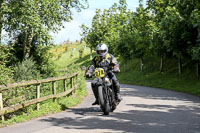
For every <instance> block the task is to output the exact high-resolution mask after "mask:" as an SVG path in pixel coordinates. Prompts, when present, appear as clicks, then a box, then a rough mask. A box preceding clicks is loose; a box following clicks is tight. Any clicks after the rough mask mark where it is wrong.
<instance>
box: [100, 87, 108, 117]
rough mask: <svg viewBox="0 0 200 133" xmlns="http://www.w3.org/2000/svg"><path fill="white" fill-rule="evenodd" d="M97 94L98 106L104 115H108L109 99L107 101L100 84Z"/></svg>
mask: <svg viewBox="0 0 200 133" xmlns="http://www.w3.org/2000/svg"><path fill="white" fill-rule="evenodd" d="M98 94H99V103H100V107H101V109H102V111H103V112H104V115H109V112H110V106H109V101H108V98H107V95H106V92H105V91H104V89H103V87H102V86H99V87H98Z"/></svg>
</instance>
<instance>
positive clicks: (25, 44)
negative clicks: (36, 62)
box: [23, 28, 28, 60]
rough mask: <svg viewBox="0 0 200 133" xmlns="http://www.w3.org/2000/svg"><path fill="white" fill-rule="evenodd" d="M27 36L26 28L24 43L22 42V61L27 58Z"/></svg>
mask: <svg viewBox="0 0 200 133" xmlns="http://www.w3.org/2000/svg"><path fill="white" fill-rule="evenodd" d="M27 36H28V28H26V30H25V32H24V42H23V60H24V59H26V57H27Z"/></svg>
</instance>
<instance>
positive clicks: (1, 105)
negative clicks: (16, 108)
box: [0, 93, 4, 122]
mask: <svg viewBox="0 0 200 133" xmlns="http://www.w3.org/2000/svg"><path fill="white" fill-rule="evenodd" d="M0 109H3V97H2V93H0ZM1 120H2V122H3V121H4V116H3V115H2V116H1Z"/></svg>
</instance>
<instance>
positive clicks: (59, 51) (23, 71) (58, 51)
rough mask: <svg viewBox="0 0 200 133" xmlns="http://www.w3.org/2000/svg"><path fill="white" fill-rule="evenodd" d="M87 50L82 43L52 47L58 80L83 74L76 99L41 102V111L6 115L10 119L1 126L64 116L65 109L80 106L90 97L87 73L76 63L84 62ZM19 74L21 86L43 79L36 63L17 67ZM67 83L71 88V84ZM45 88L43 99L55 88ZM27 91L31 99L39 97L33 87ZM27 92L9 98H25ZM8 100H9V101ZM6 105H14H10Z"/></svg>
mask: <svg viewBox="0 0 200 133" xmlns="http://www.w3.org/2000/svg"><path fill="white" fill-rule="evenodd" d="M66 47H68V50H66V49H65V48H66ZM74 48H75V49H74ZM84 48H85V44H80V43H79V42H76V43H71V42H66V43H65V44H64V45H56V46H54V47H53V46H52V48H51V49H50V50H49V54H51V58H50V59H49V60H50V61H51V62H52V64H51V65H52V66H53V68H54V69H53V70H54V77H58V76H63V75H67V74H70V73H73V72H77V71H78V72H79V73H80V74H79V76H78V81H77V82H76V83H79V87H78V89H77V91H76V92H75V94H74V95H72V96H66V97H61V98H58V99H57V102H53V99H50V100H46V101H44V102H41V105H40V110H39V111H37V110H36V105H31V106H29V107H26V108H24V109H20V110H18V111H16V112H14V113H9V114H7V115H5V119H6V120H5V121H3V122H2V121H0V122H1V124H0V126H1V127H2V126H6V125H11V124H14V123H19V122H24V121H27V120H30V119H34V118H37V117H39V116H45V115H49V114H52V113H57V112H61V111H63V110H65V109H68V108H70V107H73V106H75V105H77V104H78V103H80V102H81V101H82V99H83V98H84V97H85V96H86V95H87V91H86V84H85V78H84V71H82V70H81V69H80V67H79V64H78V65H74V62H77V60H79V59H82V58H83V55H84V54H86V53H87V52H88V51H87V50H85V52H84V53H82V52H81V51H82V50H84ZM85 49H86V48H85ZM88 53H89V52H88ZM58 57H59V58H58ZM29 70H30V71H29ZM16 72H18V74H15V75H16V76H17V75H18V76H17V77H18V78H17V80H16V82H17V81H18V82H21V81H22V80H24V81H28V80H30V79H41V77H40V78H38V77H39V76H40V75H39V73H38V72H37V69H36V67H35V66H34V61H33V60H32V59H30V60H25V61H23V62H22V63H21V64H20V63H19V64H18V65H17V71H16ZM27 74H28V75H27ZM52 76H53V75H52ZM44 77H45V76H44ZM12 80H14V79H12ZM67 83H68V84H69V81H68V82H67ZM69 87H70V86H69V85H68V89H69ZM42 88H43V89H42V90H43V91H41V95H46V93H49V92H48V91H49V90H51V85H50V84H49V85H48V84H47V85H44V86H42ZM25 90H26V93H25V94H26V95H28V96H29V97H34V96H35V95H34V94H35V93H34V94H32V93H33V90H31V87H30V88H26V89H25ZM60 90H61V91H62V90H63V83H62V82H58V87H57V92H59V91H60ZM23 91H24V90H20V89H18V90H17V93H15V94H14V95H11V94H9V95H8V96H10V97H13V98H14V97H17V96H19V95H20V94H24V92H23ZM16 94H17V95H16ZM4 99H5V100H6V98H4ZM17 102H20V101H17ZM4 103H7V104H11V103H8V102H4Z"/></svg>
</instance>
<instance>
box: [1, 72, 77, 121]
mask: <svg viewBox="0 0 200 133" xmlns="http://www.w3.org/2000/svg"><path fill="white" fill-rule="evenodd" d="M77 77H78V72H77V73H73V74H70V75H66V76H62V77H53V78H48V79H42V80H32V81H27V82H20V83H12V84H7V85H0V116H1V119H2V121H4V114H7V113H11V112H14V111H17V110H18V109H21V108H24V107H27V106H29V105H32V104H37V110H39V109H40V102H42V101H45V100H47V99H50V98H53V99H54V101H56V98H58V97H62V96H66V95H68V94H70V93H72V94H73V93H74V92H75V89H76V88H77V87H78V85H77V84H76V85H75V84H74V79H75V78H76V79H77ZM67 79H70V84H71V86H70V89H67V82H66V81H67ZM60 80H63V85H64V90H63V92H62V93H58V94H57V93H56V81H60ZM41 83H52V95H48V96H44V97H40V90H41V88H40V86H41ZM30 85H34V86H36V87H35V89H36V98H35V99H31V100H28V101H25V102H23V103H17V104H14V105H11V106H9V107H4V106H3V97H2V94H3V92H4V91H6V90H8V89H10V88H12V89H16V88H17V87H26V86H30Z"/></svg>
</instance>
